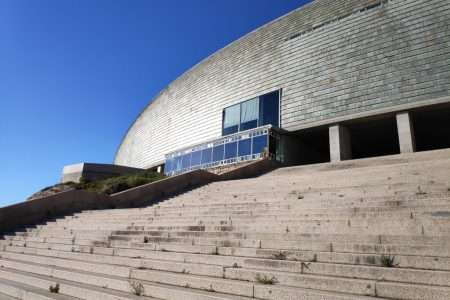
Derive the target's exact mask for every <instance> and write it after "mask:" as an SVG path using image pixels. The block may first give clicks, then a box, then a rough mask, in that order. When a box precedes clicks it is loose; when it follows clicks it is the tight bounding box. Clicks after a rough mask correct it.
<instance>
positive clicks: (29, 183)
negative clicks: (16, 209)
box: [0, 0, 309, 206]
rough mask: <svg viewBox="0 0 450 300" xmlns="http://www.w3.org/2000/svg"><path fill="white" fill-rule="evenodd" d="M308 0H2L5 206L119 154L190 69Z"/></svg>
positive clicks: (0, 146) (0, 155)
mask: <svg viewBox="0 0 450 300" xmlns="http://www.w3.org/2000/svg"><path fill="white" fill-rule="evenodd" d="M307 2H309V1H306V0H133V1H128V0H105V1H103V0H74V1H71V0H39V1H33V0H26V1H25V0H0V133H1V136H0V168H1V170H0V206H4V205H8V204H11V203H14V202H18V201H22V200H24V199H25V198H26V197H27V196H29V195H30V194H32V193H33V192H35V191H36V190H38V189H41V188H43V187H45V186H48V185H51V184H54V183H56V182H57V181H58V180H59V178H60V175H61V170H62V167H63V166H64V165H67V164H72V163H77V162H83V161H84V162H101V163H111V162H112V161H113V158H114V154H115V151H116V150H117V147H118V146H119V144H120V141H121V139H122V137H123V135H124V134H125V132H126V130H127V128H128V127H129V126H130V125H131V123H132V122H133V121H134V120H135V118H136V117H137V115H138V114H139V113H140V111H141V110H142V109H143V108H145V106H146V105H147V104H148V103H149V102H150V101H151V99H152V98H153V97H154V96H155V95H156V94H157V93H158V92H159V91H160V90H161V89H163V88H164V87H165V86H167V85H168V84H169V83H170V82H171V81H173V80H174V79H176V78H177V77H178V76H179V75H181V74H182V73H183V72H184V71H186V70H187V69H189V68H190V67H192V66H193V65H195V64H196V63H198V62H199V61H200V60H202V59H203V58H205V57H206V56H208V55H210V54H212V53H214V52H215V51H217V50H218V49H220V48H222V47H224V46H225V45H227V44H229V43H230V42H232V41H234V40H236V39H237V38H239V37H241V36H243V35H244V34H246V33H248V32H250V31H251V30H253V29H255V28H257V27H259V26H261V25H263V24H265V23H267V22H269V21H271V20H273V19H275V18H277V17H279V16H281V15H283V14H285V13H288V12H289V11H291V10H293V9H295V8H297V7H299V6H301V5H303V4H305V3H307Z"/></svg>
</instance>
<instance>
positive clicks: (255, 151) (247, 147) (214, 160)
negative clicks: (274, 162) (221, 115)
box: [164, 126, 271, 176]
mask: <svg viewBox="0 0 450 300" xmlns="http://www.w3.org/2000/svg"><path fill="white" fill-rule="evenodd" d="M270 131H271V126H264V127H259V128H255V129H251V130H247V131H243V132H239V133H235V134H232V135H228V136H226V137H223V138H220V139H217V140H214V141H209V142H207V143H204V144H200V145H197V146H194V147H191V148H188V149H185V150H181V151H177V152H174V153H171V154H169V155H167V156H166V164H165V170H164V171H165V173H166V175H168V176H171V175H177V174H181V173H185V172H189V171H193V170H197V169H205V168H210V167H215V166H221V165H227V164H231V163H236V162H240V161H248V160H254V159H259V158H262V157H264V155H265V154H266V153H268V151H269V149H268V147H269V135H270Z"/></svg>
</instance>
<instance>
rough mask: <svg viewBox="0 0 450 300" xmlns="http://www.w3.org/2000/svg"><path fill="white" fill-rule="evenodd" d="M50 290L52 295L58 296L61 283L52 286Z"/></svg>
mask: <svg viewBox="0 0 450 300" xmlns="http://www.w3.org/2000/svg"><path fill="white" fill-rule="evenodd" d="M48 290H49V291H50V293H54V294H58V293H59V283H57V284H55V285H54V286H53V285H51V286H50V287H49V288H48Z"/></svg>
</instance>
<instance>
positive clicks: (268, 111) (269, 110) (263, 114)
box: [259, 91, 280, 127]
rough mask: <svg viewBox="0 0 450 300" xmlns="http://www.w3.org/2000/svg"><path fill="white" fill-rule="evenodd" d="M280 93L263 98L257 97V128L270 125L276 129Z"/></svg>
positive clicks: (273, 93)
mask: <svg viewBox="0 0 450 300" xmlns="http://www.w3.org/2000/svg"><path fill="white" fill-rule="evenodd" d="M279 95H280V92H279V91H275V92H272V93H269V94H266V95H264V96H261V97H259V99H260V100H259V107H260V110H259V120H260V122H259V126H263V125H268V124H272V125H273V126H275V127H278V126H279V124H278V119H279V116H280V112H279V111H280V109H279V104H280V99H279Z"/></svg>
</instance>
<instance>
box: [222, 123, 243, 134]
mask: <svg viewBox="0 0 450 300" xmlns="http://www.w3.org/2000/svg"><path fill="white" fill-rule="evenodd" d="M238 131H239V126H237V125H236V126H231V127H227V128H224V129H223V133H222V135H229V134H232V133H236V132H238Z"/></svg>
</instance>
